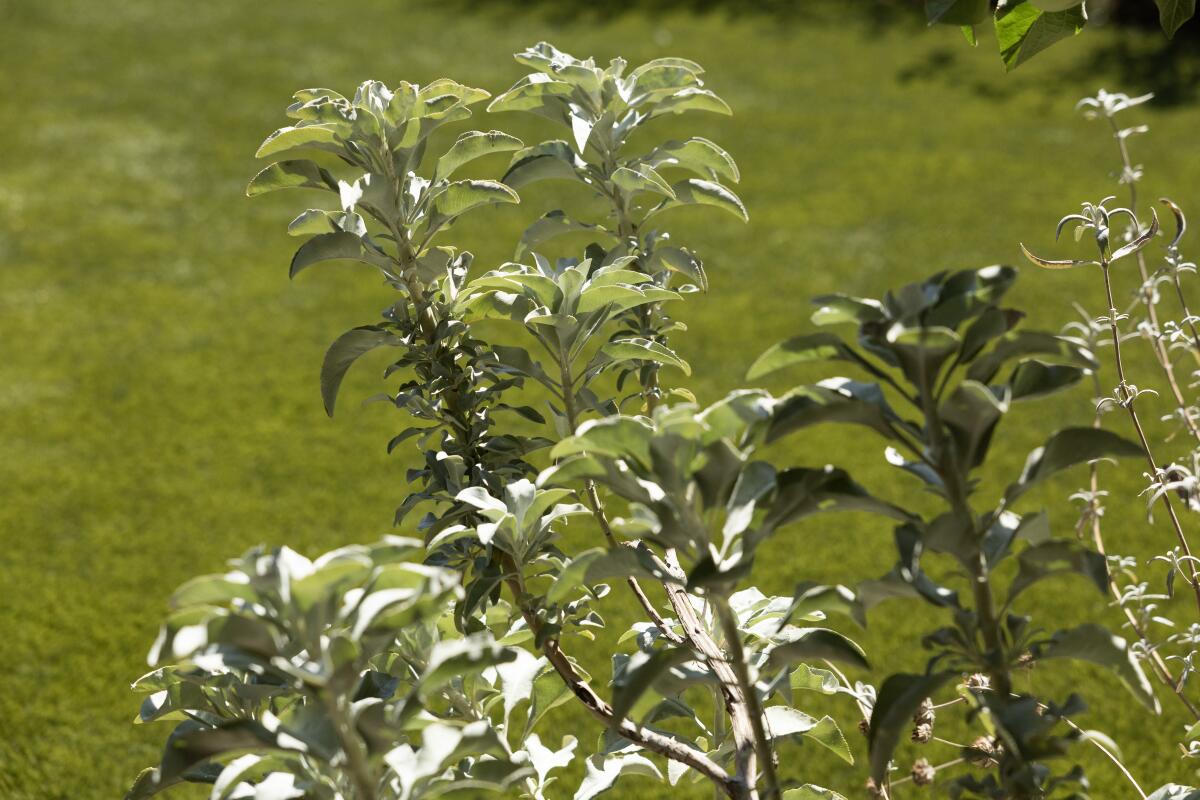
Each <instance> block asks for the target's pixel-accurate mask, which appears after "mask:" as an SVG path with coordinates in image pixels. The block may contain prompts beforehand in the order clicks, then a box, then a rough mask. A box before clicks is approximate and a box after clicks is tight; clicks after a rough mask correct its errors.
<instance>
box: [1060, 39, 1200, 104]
mask: <svg viewBox="0 0 1200 800" xmlns="http://www.w3.org/2000/svg"><path fill="white" fill-rule="evenodd" d="M1188 28H1191V29H1192V30H1190V31H1188ZM1185 31H1186V33H1185ZM1198 34H1200V21H1196V20H1193V21H1192V22H1191V23H1189V24H1188V25H1187V26H1185V27H1184V29H1182V30H1180V31H1179V33H1178V34H1177V35H1176V37H1175V38H1174V39H1171V40H1167V39H1166V38H1164V37H1163V34H1162V32H1161V31H1158V32H1150V31H1148V32H1146V33H1144V34H1140V35H1137V36H1128V35H1123V34H1118V35H1117V36H1114V37H1112V38H1111V40H1110V41H1109V42H1108V43H1107V44H1105V45H1103V46H1101V47H1099V48H1096V49H1095V51H1094V52H1093V53H1092V55H1091V56H1090V57H1089V58H1088V59H1087V60H1085V61H1083V62H1081V63H1080V64H1079V65H1078V66H1077V67H1075V68H1074V69H1073V70H1072V72H1073V73H1074V74H1073V75H1071V76H1070V77H1071V79H1072V80H1079V79H1086V78H1087V77H1088V76H1090V75H1096V76H1104V77H1106V78H1107V77H1108V76H1112V79H1113V80H1114V81H1117V82H1118V83H1116V84H1115V85H1113V86H1110V87H1107V88H1109V89H1110V90H1111V91H1122V92H1129V93H1137V94H1141V93H1143V92H1147V91H1150V92H1154V98H1155V105H1160V106H1174V105H1181V104H1184V103H1191V102H1194V101H1196V100H1197V99H1198V98H1200V35H1198Z"/></svg>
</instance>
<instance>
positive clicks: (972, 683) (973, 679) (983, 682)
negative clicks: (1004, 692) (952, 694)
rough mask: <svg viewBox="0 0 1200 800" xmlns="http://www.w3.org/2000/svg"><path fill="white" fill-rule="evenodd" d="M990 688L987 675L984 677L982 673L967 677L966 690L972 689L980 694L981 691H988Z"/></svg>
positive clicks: (990, 682) (989, 680) (989, 679)
mask: <svg viewBox="0 0 1200 800" xmlns="http://www.w3.org/2000/svg"><path fill="white" fill-rule="evenodd" d="M991 686H992V679H991V678H989V677H988V676H987V675H984V674H983V673H982V672H976V673H974V674H971V675H968V676H967V688H968V689H972V690H974V691H977V692H981V691H985V690H987V689H990V688H991Z"/></svg>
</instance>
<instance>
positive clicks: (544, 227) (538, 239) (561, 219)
mask: <svg viewBox="0 0 1200 800" xmlns="http://www.w3.org/2000/svg"><path fill="white" fill-rule="evenodd" d="M510 185H511V184H510ZM581 231H586V232H588V233H590V234H591V235H593V236H599V237H601V238H603V239H606V240H607V239H611V238H612V234H611V233H609V232H608V230H607V229H606V228H604V226H602V225H593V224H591V223H587V222H578V221H576V220H573V219H571V218H570V217H568V216H567V215H566V214H565V213H564V212H562V211H550V212H548V213H546V214H544V215H543V216H542V218H541V219H539V220H538V221H537V222H534V223H533V224H532V225H530V226H529V227H528V228H526V229H525V233H524V234H522V236H521V241H520V243H519V244H518V245H517V252H516V255H515V256H514V257H515V258H524V257H525V256H526V255H527V254H528V253H529V252H530V251H531V250H533V249H534V248H535V247H537V246H538V245H540V244H542V243H543V242H546V241H549V240H550V239H553V238H555V237H558V236H565V235H567V234H569V233H578V232H581Z"/></svg>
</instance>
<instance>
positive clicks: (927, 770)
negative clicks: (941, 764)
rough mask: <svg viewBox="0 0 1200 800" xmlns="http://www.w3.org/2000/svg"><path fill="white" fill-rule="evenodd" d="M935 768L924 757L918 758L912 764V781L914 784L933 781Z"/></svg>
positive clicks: (918, 784) (923, 784) (925, 784)
mask: <svg viewBox="0 0 1200 800" xmlns="http://www.w3.org/2000/svg"><path fill="white" fill-rule="evenodd" d="M936 774H937V770H935V769H934V768H933V765H931V764H930V763H929V762H928V761H927V760H926V759H924V758H918V759H917V760H916V761H914V762H913V765H912V782H913V785H914V786H928V785H929V784H931V783H933V776H934V775H936Z"/></svg>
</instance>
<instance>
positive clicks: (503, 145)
mask: <svg viewBox="0 0 1200 800" xmlns="http://www.w3.org/2000/svg"><path fill="white" fill-rule="evenodd" d="M521 147H522V143H521V140H520V139H518V138H517V137H515V136H509V135H508V134H507V133H503V132H501V131H486V132H485V131H467V132H466V133H464V134H463V135H462V136H459V137H458V139H457V140H456V141H455V142H454V144H453V145H451V147H450V149H449V150H447V151H446V153H445V155H443V156H442V157H441V158H439V159H438V163H437V168H436V170H435V172H434V180H435V181H437V180H443V179H446V178H449V177H450V176H451V175H453V174H454V172H455V171H456V170H457V169H458V168H459V167H461V166H462V165H464V164H467V163H469V162H471V161H474V160H475V159H477V158H482V157H483V156H486V155H490V154H492V153H507V152H512V151H513V150H519V149H520V148H521Z"/></svg>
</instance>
